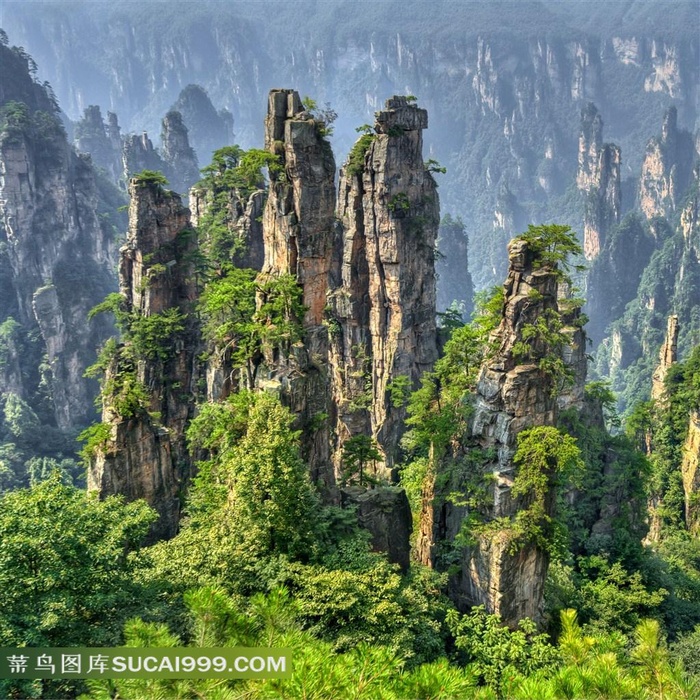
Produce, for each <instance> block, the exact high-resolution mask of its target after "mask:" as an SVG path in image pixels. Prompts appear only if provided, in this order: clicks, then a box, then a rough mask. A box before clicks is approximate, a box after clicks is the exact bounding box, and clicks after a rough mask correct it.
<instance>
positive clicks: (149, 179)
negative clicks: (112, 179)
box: [133, 170, 168, 187]
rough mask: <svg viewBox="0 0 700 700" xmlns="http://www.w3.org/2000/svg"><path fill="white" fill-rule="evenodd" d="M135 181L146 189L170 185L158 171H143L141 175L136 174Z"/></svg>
mask: <svg viewBox="0 0 700 700" xmlns="http://www.w3.org/2000/svg"><path fill="white" fill-rule="evenodd" d="M133 179H134V180H136V184H137V185H142V186H144V187H150V186H157V187H163V186H165V185H167V184H168V179H167V178H166V177H165V175H163V173H161V172H159V171H158V170H142V171H141V172H140V173H136V174H135V175H134V176H133Z"/></svg>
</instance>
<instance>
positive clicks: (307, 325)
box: [257, 90, 336, 490]
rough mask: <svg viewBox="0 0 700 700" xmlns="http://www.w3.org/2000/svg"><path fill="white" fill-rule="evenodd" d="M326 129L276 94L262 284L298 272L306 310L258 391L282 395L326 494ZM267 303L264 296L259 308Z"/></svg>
mask: <svg viewBox="0 0 700 700" xmlns="http://www.w3.org/2000/svg"><path fill="white" fill-rule="evenodd" d="M324 128H325V126H324V124H323V122H322V121H319V120H317V119H315V118H314V117H313V116H312V115H311V114H310V113H309V112H307V111H306V110H305V109H304V107H303V105H302V103H301V99H300V98H299V95H298V93H297V92H296V91H294V90H272V91H271V92H270V95H269V102H268V113H267V117H266V119H265V148H266V150H268V151H269V152H271V153H273V154H275V155H276V156H277V157H278V159H279V161H280V162H279V166H280V167H279V169H277V168H271V169H270V187H269V192H268V198H267V202H266V204H265V209H264V212H263V239H264V251H265V258H264V263H263V269H262V272H261V275H260V278H259V279H260V281H261V282H262V283H263V284H264V283H265V281H269V280H271V279H275V278H279V277H280V276H281V275H288V274H291V275H294V276H295V277H296V282H297V284H298V285H299V286H300V287H301V290H302V303H303V305H304V307H305V309H306V310H305V314H304V318H303V319H293V320H295V321H297V322H300V323H301V326H302V329H303V336H304V340H303V342H301V343H297V344H296V345H295V346H294V347H292V348H289V349H288V350H287V352H286V353H283V352H281V351H280V350H279V349H275V350H271V349H269V348H268V349H266V353H265V354H266V358H265V367H263V368H261V372H260V373H259V374H258V377H257V383H258V386H259V387H261V388H263V389H266V390H273V389H274V390H279V391H280V393H281V396H282V400H283V401H284V402H285V403H287V404H288V405H289V406H290V408H291V409H292V411H294V412H295V413H296V414H297V416H298V417H299V423H300V425H301V427H302V429H303V430H304V439H303V440H302V446H303V452H304V457H305V458H306V459H307V460H308V462H309V465H310V469H311V477H312V479H313V480H314V481H315V482H320V483H321V484H322V488H323V489H324V490H328V489H330V488H332V487H333V485H334V476H333V472H332V469H331V467H330V460H329V433H328V422H327V420H326V419H327V416H328V415H329V412H330V406H329V401H330V395H329V390H328V386H329V381H328V328H327V326H326V325H325V316H324V309H325V306H326V292H327V290H328V287H329V284H330V277H329V275H330V268H331V257H332V252H333V243H334V239H335V237H336V224H335V201H336V194H335V184H334V178H335V160H334V158H333V152H332V151H331V147H330V144H329V143H328V141H327V140H326V138H325V132H324ZM263 301H264V299H262V298H261V299H260V302H261V303H262V302H263Z"/></svg>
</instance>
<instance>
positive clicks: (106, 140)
mask: <svg viewBox="0 0 700 700" xmlns="http://www.w3.org/2000/svg"><path fill="white" fill-rule="evenodd" d="M107 117H108V120H109V124H108V125H107V126H105V123H104V121H103V119H102V112H101V110H100V108H99V107H98V106H96V105H90V106H89V107H86V108H85V112H84V113H83V118H82V119H81V120H80V121H79V122H78V123H77V124H76V126H75V147H76V148H77V149H78V150H79V151H80V152H81V153H89V154H90V157H91V158H92V162H93V163H94V164H95V165H97V166H98V167H100V168H104V170H105V171H106V172H107V174H108V175H109V177H110V179H111V180H112V181H113V182H118V181H119V179H120V178H121V176H122V165H121V150H122V144H121V136H120V131H121V130H120V128H119V122H118V121H117V115H116V114H114V112H108V113H107Z"/></svg>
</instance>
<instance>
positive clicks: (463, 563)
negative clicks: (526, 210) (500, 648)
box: [418, 239, 585, 625]
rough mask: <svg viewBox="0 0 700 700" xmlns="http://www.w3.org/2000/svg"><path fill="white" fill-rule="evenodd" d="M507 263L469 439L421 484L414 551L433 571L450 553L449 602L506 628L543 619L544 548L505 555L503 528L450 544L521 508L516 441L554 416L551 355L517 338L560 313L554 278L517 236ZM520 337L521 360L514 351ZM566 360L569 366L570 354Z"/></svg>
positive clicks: (539, 343)
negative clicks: (546, 364) (465, 531)
mask: <svg viewBox="0 0 700 700" xmlns="http://www.w3.org/2000/svg"><path fill="white" fill-rule="evenodd" d="M509 258H510V271H509V274H508V278H507V280H506V283H505V286H504V291H505V304H504V308H503V319H502V321H501V324H500V326H499V327H498V329H497V330H496V331H495V332H494V334H493V337H492V340H493V341H494V344H495V346H496V347H497V350H496V351H495V354H494V355H493V356H492V357H491V358H490V359H488V360H487V361H486V362H485V364H484V365H483V366H482V368H481V372H480V374H479V379H478V383H477V395H476V402H475V410H474V417H473V421H472V426H471V436H470V437H469V439H468V440H467V444H466V446H465V447H463V448H459V449H457V451H456V452H454V449H453V454H451V455H447V456H446V457H445V458H443V460H442V462H441V463H439V464H437V465H434V473H433V476H432V478H431V479H429V480H428V481H427V482H426V485H425V486H427V488H425V487H424V501H423V513H422V517H421V533H420V536H419V541H418V553H419V557H420V559H421V561H422V562H423V563H424V564H428V565H430V566H437V567H438V568H441V567H444V566H445V565H446V564H445V562H444V561H441V558H440V556H441V555H440V552H441V551H442V552H444V551H445V549H446V548H447V549H449V548H450V547H451V548H453V550H454V552H453V555H452V557H451V558H450V561H451V562H454V561H455V559H456V560H457V562H458V567H459V570H458V572H457V573H453V574H452V575H451V577H450V581H449V594H450V597H451V598H452V599H453V600H454V601H455V603H456V604H457V605H458V606H459V607H460V608H462V609H467V608H468V607H470V606H473V605H485V606H486V609H487V610H488V611H489V612H495V613H498V614H500V615H501V616H502V618H503V620H504V622H506V623H507V624H511V625H514V624H517V621H518V620H519V619H521V618H523V617H530V618H533V619H540V617H541V612H542V611H541V605H542V597H543V593H544V580H545V576H546V573H547V567H548V564H549V555H548V554H547V552H546V551H544V550H543V549H542V548H541V547H539V546H537V545H536V544H534V543H532V542H527V543H524V544H523V545H522V546H520V547H519V548H517V551H513V548H512V547H511V544H512V541H511V539H512V538H511V536H510V534H509V530H508V527H507V525H505V524H504V525H503V527H499V528H498V529H496V528H489V527H484V528H477V527H475V526H474V527H472V526H471V525H470V526H469V528H470V530H471V533H470V537H471V539H472V542H473V543H472V544H469V545H467V546H466V547H464V546H458V545H457V544H456V543H455V538H457V536H458V534H459V532H460V530H461V529H462V527H463V523H464V524H466V521H467V518H469V517H476V518H477V519H478V520H481V521H482V522H485V523H489V522H491V523H492V522H493V521H494V520H496V519H499V518H501V519H503V522H504V523H507V522H508V521H510V519H512V518H513V517H514V516H515V514H516V513H517V512H518V511H519V510H520V509H522V508H523V507H525V505H526V504H525V502H524V501H523V497H515V496H513V495H511V488H512V485H513V481H514V478H515V476H516V467H515V465H514V463H513V456H514V454H515V450H516V438H517V436H518V434H519V433H520V432H521V431H523V430H525V429H527V428H530V427H533V426H553V425H555V423H556V420H557V415H558V405H557V398H556V397H555V395H554V392H553V389H554V384H553V382H554V379H553V377H552V376H551V375H549V374H548V373H546V372H545V371H544V370H543V369H542V368H541V367H540V359H541V358H543V357H545V356H547V354H549V353H551V352H557V350H553V349H552V348H551V347H549V345H548V344H547V342H546V341H545V340H544V339H543V338H542V337H540V336H537V335H536V336H534V337H529V334H523V329H524V328H526V327H528V326H529V325H530V324H532V323H534V322H535V321H536V320H537V319H540V318H547V317H548V316H549V315H551V314H553V313H558V308H559V306H558V303H557V287H558V283H559V281H558V277H557V274H556V271H555V270H554V269H553V268H552V267H551V266H549V265H548V264H544V265H540V264H537V263H536V262H535V258H534V254H533V252H532V251H531V250H530V248H529V244H528V243H527V242H526V241H524V240H522V239H516V240H514V241H512V242H511V244H510V246H509ZM572 332H573V331H572ZM526 335H527V336H528V337H527V338H526ZM581 335H583V334H581ZM524 341H525V342H526V344H527V345H528V351H527V353H526V356H525V357H523V355H522V354H521V351H522V349H523V348H522V344H523V342H524ZM582 346H583V347H585V339H582ZM567 360H568V361H569V362H570V363H574V364H575V363H576V359H575V353H574V354H571V356H570V357H568V358H567ZM584 379H585V373H584ZM579 383H580V382H579ZM575 393H576V392H573V394H572V397H570V398H569V402H570V403H574V400H575V399H576V396H575ZM474 470H476V471H474ZM445 479H447V484H446V485H445V483H444V482H445ZM430 481H432V484H430V483H429V482H430ZM475 482H478V483H480V484H483V485H484V486H483V490H484V493H483V494H482V495H481V496H480V497H479V498H478V499H476V500H478V501H479V503H478V504H476V503H475V499H474V497H473V495H474V494H473V489H474V488H475V487H474V483H475ZM438 483H441V486H437V484H438ZM477 490H478V489H477ZM450 492H456V493H463V494H465V497H464V498H463V499H461V500H462V501H466V502H471V504H470V505H465V504H464V503H461V504H460V503H459V501H458V502H457V503H455V502H454V500H453V499H451V498H449V497H448V494H449V493H450ZM470 494H471V495H470ZM553 502H554V492H553V487H551V486H550V491H549V492H548V494H547V496H546V499H545V510H546V511H547V512H549V513H550V514H551V512H552V509H553ZM493 524H494V525H495V523H493Z"/></svg>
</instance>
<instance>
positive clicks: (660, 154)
mask: <svg viewBox="0 0 700 700" xmlns="http://www.w3.org/2000/svg"><path fill="white" fill-rule="evenodd" d="M697 155H698V152H697V150H696V144H694V143H693V137H692V136H691V134H690V133H689V132H687V131H683V130H681V129H679V128H678V116H677V112H676V108H675V107H671V108H669V110H668V111H667V112H666V114H665V115H664V121H663V125H662V129H661V137H660V138H659V137H655V138H653V139H651V140H650V141H649V143H648V144H647V149H646V154H645V156H644V162H643V164H642V174H641V178H640V181H639V206H640V208H641V210H642V211H643V212H644V215H645V216H646V217H647V219H653V218H654V217H655V216H665V217H670V216H671V215H672V214H673V213H674V212H675V211H676V210H677V208H678V206H679V205H680V204H681V201H682V199H683V197H684V195H685V194H686V191H687V189H688V186H689V184H690V182H691V180H692V170H693V162H694V161H695V159H696V158H697Z"/></svg>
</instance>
